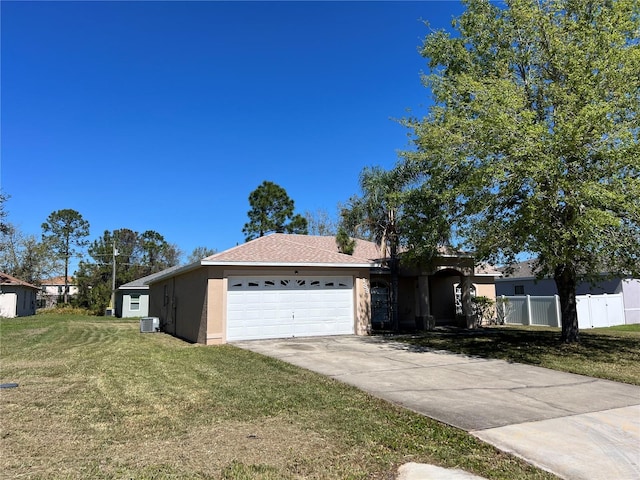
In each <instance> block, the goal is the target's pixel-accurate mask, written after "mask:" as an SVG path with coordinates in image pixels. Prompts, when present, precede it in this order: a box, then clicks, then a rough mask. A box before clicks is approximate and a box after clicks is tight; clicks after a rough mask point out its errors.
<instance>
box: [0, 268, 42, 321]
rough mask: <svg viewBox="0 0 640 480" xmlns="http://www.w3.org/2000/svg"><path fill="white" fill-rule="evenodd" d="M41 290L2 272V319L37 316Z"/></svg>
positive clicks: (0, 309) (0, 296) (0, 284)
mask: <svg viewBox="0 0 640 480" xmlns="http://www.w3.org/2000/svg"><path fill="white" fill-rule="evenodd" d="M38 290H39V288H38V287H36V286H35V285H31V284H30V283H27V282H23V281H22V280H18V279H17V278H15V277H12V276H11V275H8V274H6V273H2V272H0V317H4V318H14V317H26V316H29V315H35V314H36V293H37V292H38Z"/></svg>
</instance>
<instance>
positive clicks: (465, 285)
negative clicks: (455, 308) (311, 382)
mask: <svg viewBox="0 0 640 480" xmlns="http://www.w3.org/2000/svg"><path fill="white" fill-rule="evenodd" d="M460 290H461V293H462V297H461V299H460V300H461V302H462V315H463V317H464V320H463V325H464V326H465V327H466V328H474V327H475V325H476V322H475V315H474V314H473V306H472V305H471V277H470V276H469V275H460Z"/></svg>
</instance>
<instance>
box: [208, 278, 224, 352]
mask: <svg viewBox="0 0 640 480" xmlns="http://www.w3.org/2000/svg"><path fill="white" fill-rule="evenodd" d="M208 271H209V274H208V280H207V285H208V286H207V336H206V338H205V342H204V343H206V344H207V345H218V344H221V343H224V342H225V340H226V339H225V330H226V323H225V317H226V311H227V302H226V300H227V299H226V291H227V279H226V278H223V276H222V274H223V270H222V268H220V267H218V268H216V267H208Z"/></svg>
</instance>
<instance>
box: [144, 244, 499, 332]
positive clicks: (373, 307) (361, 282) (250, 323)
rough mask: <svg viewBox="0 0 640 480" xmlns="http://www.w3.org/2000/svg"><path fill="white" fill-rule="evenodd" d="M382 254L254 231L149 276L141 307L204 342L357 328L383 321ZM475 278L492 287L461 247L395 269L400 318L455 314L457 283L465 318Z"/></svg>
mask: <svg viewBox="0 0 640 480" xmlns="http://www.w3.org/2000/svg"><path fill="white" fill-rule="evenodd" d="M380 256H381V255H380V250H379V249H378V247H377V246H376V245H375V244H374V243H372V242H367V241H363V240H357V241H356V247H355V251H354V253H353V255H346V254H342V253H340V252H339V251H338V248H337V246H336V242H335V237H321V236H308V235H287V234H277V233H276V234H272V235H268V236H265V237H260V238H257V239H255V240H252V241H250V242H247V243H245V244H243V245H239V246H237V247H234V248H231V249H229V250H226V251H224V252H220V253H217V254H215V255H212V256H210V257H207V258H205V259H203V260H201V261H199V262H196V263H193V264H191V265H187V266H184V267H180V268H177V269H174V270H172V271H170V272H166V273H165V272H161V274H160V275H158V276H157V277H156V278H154V279H152V280H150V281H147V283H148V284H149V294H150V297H149V315H150V316H154V317H159V318H160V325H161V329H162V330H163V331H165V332H168V333H170V334H173V335H176V336H178V337H181V338H184V339H186V340H189V341H192V342H197V343H203V344H219V343H225V342H229V341H237V340H250V339H261V338H285V337H298V336H300V337H304V336H315V335H342V334H357V335H365V334H367V333H369V332H370V331H372V330H375V329H377V328H388V327H389V326H390V325H389V323H388V319H389V311H390V302H389V290H390V283H391V282H390V275H389V270H388V269H387V268H385V267H384V266H383V265H384V262H383V261H382V260H383V259H381V258H380ZM474 282H475V283H476V286H475V288H476V293H477V294H479V295H480V294H482V295H487V296H493V297H494V296H495V294H494V293H493V292H494V291H493V276H492V274H489V273H481V274H480V275H479V276H477V277H476V276H474V265H473V258H472V257H471V256H468V255H461V254H445V253H442V254H441V255H439V256H438V257H437V258H436V259H435V261H434V262H432V263H431V264H429V265H425V266H424V268H420V269H418V268H415V269H411V270H401V272H400V278H399V317H400V318H399V323H400V327H401V328H402V329H407V330H408V329H413V330H415V329H416V326H418V327H424V326H425V325H433V324H434V323H435V322H437V323H444V322H455V321H456V294H455V293H456V285H457V284H460V285H461V292H462V294H461V303H462V307H463V311H464V312H465V317H464V322H465V324H466V325H471V323H472V322H471V321H470V319H471V317H472V315H471V301H470V292H471V287H472V285H473V283H474Z"/></svg>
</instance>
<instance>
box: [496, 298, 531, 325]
mask: <svg viewBox="0 0 640 480" xmlns="http://www.w3.org/2000/svg"><path fill="white" fill-rule="evenodd" d="M501 298H502V299H504V300H505V301H503V302H502V305H501V306H502V308H504V312H505V314H504V317H505V323H507V324H511V325H527V324H528V312H527V297H505V296H503V297H501Z"/></svg>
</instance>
